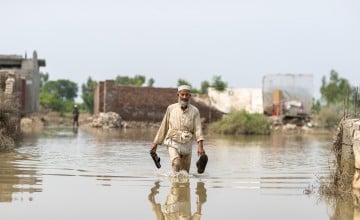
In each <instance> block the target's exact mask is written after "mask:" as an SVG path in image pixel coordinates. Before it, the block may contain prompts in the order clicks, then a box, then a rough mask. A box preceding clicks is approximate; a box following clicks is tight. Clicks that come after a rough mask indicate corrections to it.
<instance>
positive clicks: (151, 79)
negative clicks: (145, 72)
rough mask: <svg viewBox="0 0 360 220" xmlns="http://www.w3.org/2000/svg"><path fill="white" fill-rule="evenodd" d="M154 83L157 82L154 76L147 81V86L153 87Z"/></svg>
mask: <svg viewBox="0 0 360 220" xmlns="http://www.w3.org/2000/svg"><path fill="white" fill-rule="evenodd" d="M154 83H155V80H154V79H153V78H150V79H149V80H148V82H147V86H148V87H153V86H154Z"/></svg>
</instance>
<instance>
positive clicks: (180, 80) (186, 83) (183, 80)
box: [177, 78, 192, 88]
mask: <svg viewBox="0 0 360 220" xmlns="http://www.w3.org/2000/svg"><path fill="white" fill-rule="evenodd" d="M181 85H188V86H190V87H191V88H192V85H191V84H190V83H189V82H188V81H186V80H185V79H181V78H180V79H178V81H177V86H181Z"/></svg>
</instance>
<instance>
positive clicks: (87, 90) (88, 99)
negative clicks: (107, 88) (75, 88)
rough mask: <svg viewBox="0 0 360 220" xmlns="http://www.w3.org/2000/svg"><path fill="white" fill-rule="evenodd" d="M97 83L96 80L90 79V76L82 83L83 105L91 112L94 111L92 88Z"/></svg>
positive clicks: (93, 88)
mask: <svg viewBox="0 0 360 220" xmlns="http://www.w3.org/2000/svg"><path fill="white" fill-rule="evenodd" d="M96 85H97V82H96V81H94V80H92V79H91V77H89V78H88V80H87V82H86V84H85V83H84V84H82V86H81V89H82V94H81V98H82V99H83V101H84V106H85V108H86V110H87V111H88V112H90V113H91V114H93V113H94V90H95V87H96Z"/></svg>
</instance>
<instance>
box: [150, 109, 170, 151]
mask: <svg viewBox="0 0 360 220" xmlns="http://www.w3.org/2000/svg"><path fill="white" fill-rule="evenodd" d="M169 117H170V110H169V107H168V108H167V109H166V112H165V115H164V118H163V120H162V121H161V124H160V127H159V130H158V132H157V134H156V136H155V138H154V141H153V143H152V145H151V150H150V152H156V149H157V146H158V145H159V144H162V142H163V141H164V139H165V137H166V133H167V131H168V130H169Z"/></svg>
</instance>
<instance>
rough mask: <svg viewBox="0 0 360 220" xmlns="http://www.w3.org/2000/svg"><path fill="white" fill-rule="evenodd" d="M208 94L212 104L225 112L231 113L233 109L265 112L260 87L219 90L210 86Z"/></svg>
mask: <svg viewBox="0 0 360 220" xmlns="http://www.w3.org/2000/svg"><path fill="white" fill-rule="evenodd" d="M208 95H209V99H210V102H211V106H213V107H215V108H216V109H218V110H219V111H221V112H224V113H229V112H230V111H231V110H237V111H240V110H245V111H247V112H249V113H261V114H262V113H263V112H264V107H263V98H262V89H260V88H227V89H225V90H224V91H217V90H216V89H214V88H211V87H210V88H208Z"/></svg>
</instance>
